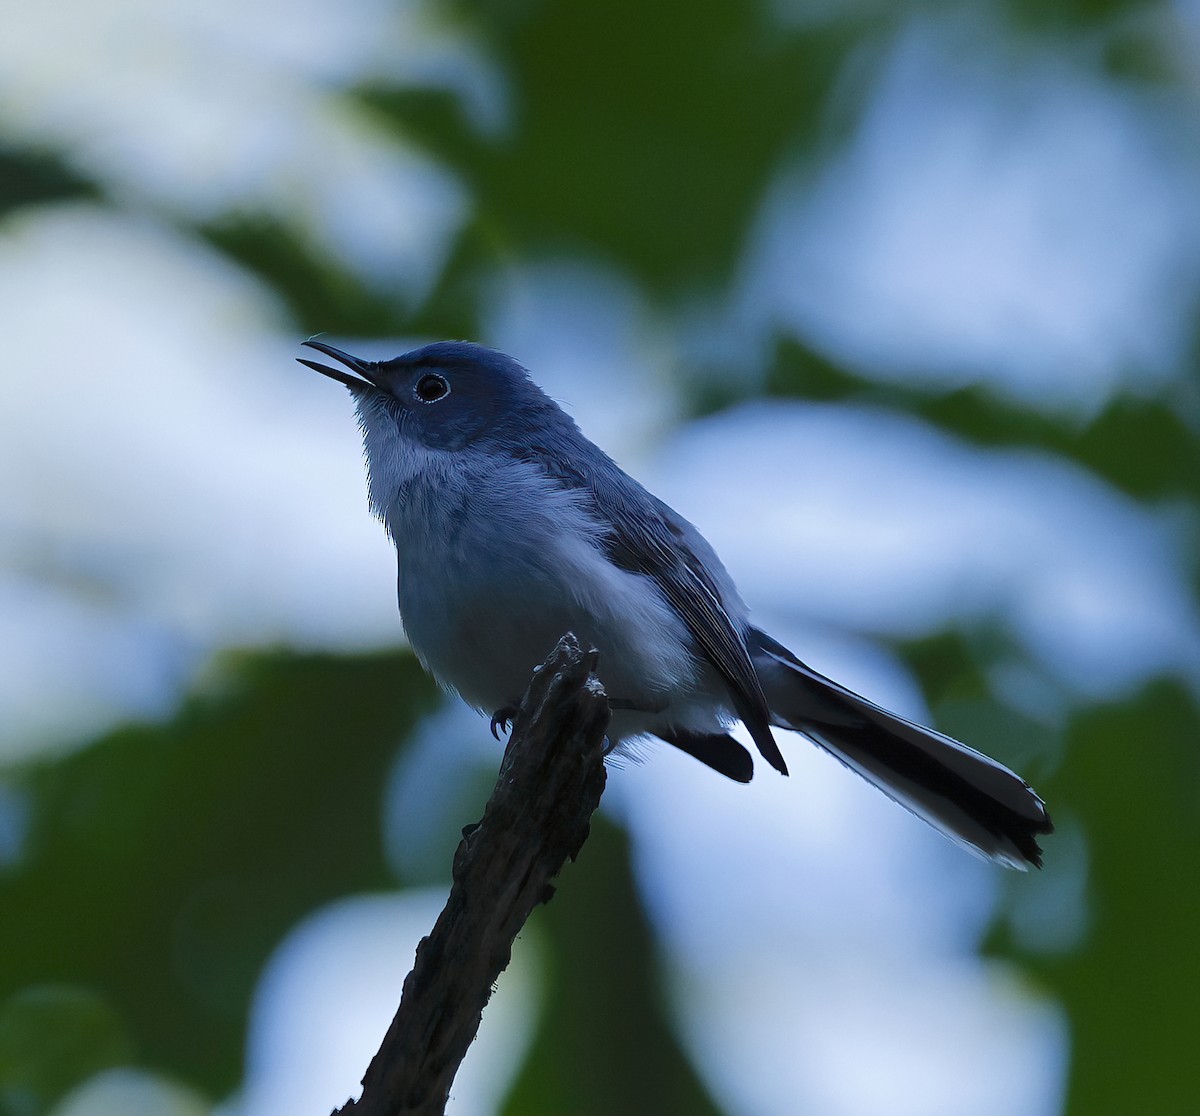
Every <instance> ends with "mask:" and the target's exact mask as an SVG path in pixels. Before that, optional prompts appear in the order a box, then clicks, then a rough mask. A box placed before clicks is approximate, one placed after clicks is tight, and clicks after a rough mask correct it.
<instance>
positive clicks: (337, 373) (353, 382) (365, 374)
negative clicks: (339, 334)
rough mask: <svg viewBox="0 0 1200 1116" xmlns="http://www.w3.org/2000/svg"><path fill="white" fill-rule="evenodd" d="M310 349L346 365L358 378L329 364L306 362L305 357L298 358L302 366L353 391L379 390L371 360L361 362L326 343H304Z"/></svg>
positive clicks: (313, 361) (373, 364)
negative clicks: (369, 388)
mask: <svg viewBox="0 0 1200 1116" xmlns="http://www.w3.org/2000/svg"><path fill="white" fill-rule="evenodd" d="M303 344H304V345H306V346H307V347H308V348H310V349H316V350H317V352H319V353H324V354H325V355H326V356H328V357H333V359H334V360H336V361H338V362H339V363H340V364H344V365H345V366H346V367H347V368H349V369H350V371H351V372H357V373H358V375H357V376H351V375H350V374H349V373H348V372H343V371H342V370H341V369H340V368H330V367H329V365H328V364H319V363H318V362H317V361H315V360H305V359H304V358H303V357H297V358H296V360H298V361H299V362H300V363H301V364H304V365H307V366H308V367H309V368H312V369H314V370H315V371H317V372H320V373H321V375H322V376H328V377H329V378H330V379H331V380H337V381H338V382H339V383H342V384H345V385H346V387H348V388H349V389H350V390H351V391H355V392H358V391H362V390H363V388H366V387H372V388H378V386H379V385H378V384H377V383H376V381H375V367H376V366H375V363H374V362H373V361H369V360H360V359H359V358H358V357H356V356H351V355H350V354H349V353H344V352H342V350H341V349H335V348H334V347H333V346H332V345H326V344H325V342H324V341H305V342H303Z"/></svg>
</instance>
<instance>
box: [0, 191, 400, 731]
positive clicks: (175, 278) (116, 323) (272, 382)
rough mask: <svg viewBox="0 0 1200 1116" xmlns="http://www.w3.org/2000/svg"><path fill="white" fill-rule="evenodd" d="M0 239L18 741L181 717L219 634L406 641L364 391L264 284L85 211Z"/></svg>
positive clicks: (36, 214) (6, 647) (10, 657)
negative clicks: (318, 360)
mask: <svg viewBox="0 0 1200 1116" xmlns="http://www.w3.org/2000/svg"><path fill="white" fill-rule="evenodd" d="M0 249H2V250H0V302H2V303H3V305H4V306H5V309H6V313H7V315H8V317H9V320H10V321H11V322H13V323H15V326H16V328H14V329H13V330H12V331H11V332H10V333H9V335H8V337H7V339H6V343H7V346H8V352H7V364H6V368H7V371H6V372H5V374H4V380H5V384H4V391H5V406H4V408H3V409H2V410H0V476H3V477H5V478H6V480H7V483H6V486H5V493H4V500H3V501H2V502H0V596H4V597H5V598H6V599H7V600H8V602H9V605H8V607H6V608H5V609H4V611H3V621H2V623H3V626H4V636H5V638H4V639H3V640H2V641H0V664H2V665H3V669H0V709H3V710H4V721H3V727H4V729H5V730H6V733H5V736H4V737H3V739H5V740H7V741H15V740H17V739H18V738H24V743H22V744H21V745H20V746H21V747H22V748H25V747H30V746H35V744H36V743H38V742H40V743H46V742H47V741H51V740H55V739H57V740H58V741H59V742H61V739H62V737H63V736H64V735H66V736H70V735H71V734H72V733H74V732H78V733H79V734H80V736H81V737H84V736H86V735H90V734H91V733H94V732H97V731H100V730H102V729H104V728H106V727H108V726H109V725H110V724H112V723H116V722H118V721H120V720H122V719H124V718H125V717H126V716H130V715H132V716H146V715H155V714H157V713H161V712H166V711H167V710H168V709H169V708H171V706H172V704H173V702H174V700H175V699H176V698H177V697H178V693H179V690H180V689H181V687H182V686H184V685H185V684H186V682H187V680H188V679H189V678H190V676H191V673H192V671H193V670H194V669H195V667H196V665H197V664H198V663H201V662H203V661H205V660H206V659H207V658H208V656H209V655H210V654H211V653H212V652H213V651H215V650H217V649H219V648H221V647H227V646H236V645H250V646H255V645H264V644H270V643H272V642H277V641H282V642H285V643H288V644H293V645H299V646H308V647H330V648H338V647H342V648H346V649H354V648H358V649H361V648H364V647H371V646H381V645H387V644H392V643H396V642H399V641H400V640H401V638H402V636H401V629H400V623H399V619H398V617H397V614H396V609H395V565H394V563H395V559H394V556H393V554H392V551H391V547H390V545H389V544H388V542H387V539H386V537H385V536H384V534H383V531H382V529H381V528H380V527H379V525H378V524H376V523H375V522H374V521H373V520H372V519H371V517H370V515H369V514H368V512H367V508H366V486H365V474H364V469H363V464H362V447H361V441H360V439H359V435H358V431H357V429H356V428H355V424H354V418H353V409H352V406H351V402H350V398H349V393H348V392H346V391H345V390H344V389H342V388H340V387H338V386H337V385H335V384H333V383H332V382H330V381H328V380H326V379H324V378H323V377H320V376H317V375H316V374H315V373H313V372H311V371H309V370H308V369H305V368H303V367H301V366H300V365H297V364H296V363H295V362H294V360H293V357H294V356H295V355H297V354H298V353H300V352H302V351H303V350H301V349H300V348H299V347H298V345H297V344H296V343H295V342H294V341H293V340H292V339H290V338H287V337H283V336H280V335H279V334H278V333H276V332H275V330H276V328H277V327H278V323H279V321H280V318H281V315H280V313H279V310H278V307H277V306H276V304H275V303H274V301H273V299H272V298H271V297H270V296H269V295H268V294H267V293H266V292H265V291H264V289H263V288H261V287H259V286H258V285H257V284H256V283H255V282H253V281H252V280H250V279H248V278H247V277H246V276H245V275H243V274H241V273H240V272H238V271H237V270H236V269H235V268H233V267H231V266H230V265H229V264H228V263H226V262H225V261H223V260H221V259H220V258H219V257H218V256H216V255H215V254H214V253H211V252H207V251H205V250H204V249H202V248H198V247H197V246H196V245H195V244H194V243H191V242H188V241H186V240H184V239H182V238H180V237H178V236H176V235H175V234H173V233H171V232H169V231H166V230H164V229H162V228H160V227H158V226H155V225H153V224H151V223H147V222H139V221H133V220H129V219H127V218H125V217H122V216H121V215H118V214H113V213H112V212H109V211H102V210H99V209H93V208H90V207H86V206H79V207H75V206H71V207H55V208H50V209H46V210H41V211H28V210H27V211H24V212H23V213H22V215H21V216H19V217H18V218H16V219H13V220H10V221H9V222H8V223H6V224H5V225H2V226H0ZM67 261H69V262H67ZM167 293H169V296H170V297H164V294H167ZM15 746H16V745H15V744H9V745H6V747H15Z"/></svg>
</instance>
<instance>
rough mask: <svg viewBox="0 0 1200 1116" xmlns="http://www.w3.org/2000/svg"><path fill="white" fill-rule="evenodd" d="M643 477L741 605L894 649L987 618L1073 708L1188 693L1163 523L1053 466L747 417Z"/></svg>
mask: <svg viewBox="0 0 1200 1116" xmlns="http://www.w3.org/2000/svg"><path fill="white" fill-rule="evenodd" d="M653 480H654V484H653V487H654V488H655V490H656V491H657V494H658V495H659V496H661V497H663V498H664V499H666V500H667V502H668V503H670V504H671V505H672V506H674V507H675V508H676V509H678V510H679V511H680V512H682V513H683V514H684V515H685V516H688V517H689V518H691V519H692V520H693V521H695V522H696V523H697V526H699V527H700V529H701V530H702V531H703V532H704V533H705V534H706V535H707V536H708V538H709V541H710V542H712V543H713V545H714V546H715V547H716V548H717V552H718V553H719V554H720V555H721V557H722V560H723V561H724V562H725V563H726V565H727V566H728V567H729V569H730V571H731V573H732V574H733V575H734V577H735V579H737V581H738V582H739V584H740V586H741V589H742V592H743V595H744V596H745V597H746V599H747V602H748V603H749V604H750V606H751V608H754V607H755V606H756V605H757V606H758V607H767V608H769V609H771V610H772V611H773V612H776V613H783V614H785V615H793V616H796V617H803V618H805V619H806V620H809V621H812V622H817V623H827V624H831V625H834V626H844V627H848V628H850V629H852V630H858V631H861V632H864V633H871V634H883V635H889V636H902V637H907V636H920V635H924V634H928V633H930V632H933V631H936V630H938V629H939V628H941V627H943V626H946V625H952V624H956V623H963V622H967V623H969V622H972V621H978V620H983V619H986V620H991V621H995V622H999V623H1001V624H1004V625H1006V626H1007V627H1008V628H1009V630H1010V631H1011V632H1012V634H1013V635H1014V637H1015V638H1016V640H1017V641H1018V643H1019V644H1020V645H1022V646H1023V647H1024V648H1025V649H1026V651H1027V653H1028V654H1029V655H1030V656H1031V658H1032V659H1033V661H1034V662H1036V663H1037V664H1039V665H1040V666H1041V667H1044V668H1048V669H1049V670H1050V671H1051V672H1052V673H1053V674H1054V675H1055V676H1056V677H1057V678H1059V679H1060V680H1061V681H1063V682H1064V683H1066V684H1067V685H1069V686H1071V687H1073V688H1074V689H1075V690H1076V691H1077V692H1078V693H1080V694H1083V695H1086V696H1088V697H1101V696H1105V697H1110V698H1111V697H1113V696H1115V695H1116V694H1117V693H1119V692H1121V691H1123V690H1126V689H1128V688H1130V687H1133V686H1136V685H1137V684H1139V683H1141V682H1143V681H1145V680H1146V679H1148V678H1151V677H1154V676H1156V675H1159V674H1175V675H1178V676H1182V677H1184V678H1186V679H1188V680H1189V681H1190V682H1191V683H1192V684H1193V685H1197V684H1200V617H1198V616H1197V610H1196V606H1195V603H1194V602H1193V600H1192V598H1191V591H1190V587H1189V583H1188V578H1187V572H1186V569H1187V567H1186V563H1185V561H1184V559H1183V556H1182V554H1181V553H1180V550H1181V546H1182V540H1181V539H1179V538H1178V537H1177V534H1178V532H1177V531H1176V529H1175V527H1174V525H1173V522H1172V517H1171V516H1170V515H1169V514H1168V513H1167V512H1166V511H1163V512H1161V513H1159V512H1156V511H1155V510H1154V509H1152V508H1147V507H1145V506H1143V505H1140V504H1138V503H1137V502H1135V501H1134V500H1132V499H1130V498H1128V497H1126V496H1123V495H1122V494H1120V493H1118V492H1117V491H1115V490H1114V489H1112V488H1110V487H1109V486H1107V485H1106V484H1104V483H1103V482H1102V481H1100V480H1098V479H1097V478H1095V477H1093V476H1091V475H1090V474H1088V473H1087V472H1086V471H1084V470H1083V469H1080V468H1079V467H1077V466H1075V465H1073V464H1070V463H1068V462H1065V461H1062V460H1060V459H1057V458H1053V457H1050V456H1045V455H1039V454H1034V453H1032V452H1023V451H1014V450H981V449H976V448H973V447H971V446H968V445H966V444H964V443H961V442H959V441H956V440H955V439H953V438H951V437H949V436H947V435H945V434H941V433H939V432H937V431H936V430H934V429H932V428H931V427H928V426H926V425H925V424H923V423H921V422H920V421H918V420H915V419H912V418H907V417H903V416H899V415H896V414H893V413H890V412H885V411H876V410H871V409H867V408H853V407H844V406H833V405H808V404H800V403H788V404H765V403H760V404H752V405H748V406H745V407H741V408H738V409H736V410H733V411H730V412H726V413H724V414H721V415H719V416H716V417H714V418H711V419H708V420H705V421H703V422H700V423H695V424H693V425H691V426H689V427H688V428H687V429H685V430H683V431H681V432H680V433H679V434H678V435H677V436H676V437H675V438H674V439H673V440H672V441H671V442H670V443H668V444H667V446H666V447H665V448H664V451H663V453H662V455H661V457H660V459H659V461H658V462H657V465H656V468H655V469H654V477H653ZM801 657H802V658H803V657H804V656H803V655H801ZM813 665H814V666H816V667H817V669H821V667H820V664H819V663H814V664H813Z"/></svg>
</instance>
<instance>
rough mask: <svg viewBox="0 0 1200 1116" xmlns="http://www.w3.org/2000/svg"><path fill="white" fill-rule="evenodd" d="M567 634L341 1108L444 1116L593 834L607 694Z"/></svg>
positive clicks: (353, 1115)
mask: <svg viewBox="0 0 1200 1116" xmlns="http://www.w3.org/2000/svg"><path fill="white" fill-rule="evenodd" d="M596 657H597V656H596V652H595V651H594V650H593V651H587V652H585V651H584V650H583V649H582V648H581V647H580V645H579V642H578V640H576V638H575V637H574V636H573V635H571V634H570V633H568V634H567V635H565V636H564V637H563V638H562V639H561V640H560V641H559V643H558V646H557V647H556V648H555V650H554V653H553V654H552V655H551V656H550V658H549V659H547V661H546V662H545V663H544V664H543V665H542V666H541V667H540V668H538V670H537V672H536V673H535V674H534V677H533V681H532V682H531V684H530V686H529V690H528V692H527V693H526V694H525V698H524V700H523V701H522V703H521V708H520V710H519V711H518V713H517V717H516V721H515V723H514V725H513V731H512V737H511V739H510V740H509V744H508V747H507V749H506V750H505V753H504V759H503V761H502V762H501V764H500V776H499V779H498V780H497V783H496V787H495V789H494V790H493V791H492V796H491V798H490V799H489V801H488V804H487V807H486V808H485V810H484V814H483V819H482V820H481V821H480V823H479V824H478V825H477V826H475V827H474V828H473V829H470V830H467V831H464V836H463V841H462V843H461V844H460V845H459V847H458V851H457V852H456V853H455V856H454V882H453V885H452V887H451V889H450V898H449V899H448V900H447V901H446V906H445V908H444V909H443V911H442V913H441V915H440V916H439V917H438V920H437V923H436V924H435V926H434V928H433V931H432V933H431V934H430V935H429V936H428V937H427V938H423V939H422V940H421V944H420V945H419V946H418V947H417V957H416V963H415V965H414V967H413V970H412V972H411V973H409V974H408V977H407V978H406V979H405V981H404V990H403V993H402V996H401V1000H400V1008H399V1010H398V1011H397V1012H396V1017H395V1018H394V1019H393V1020H392V1025H391V1026H390V1027H389V1028H388V1032H387V1035H386V1036H385V1037H384V1040H383V1045H382V1046H381V1047H380V1048H379V1053H378V1054H376V1055H375V1057H374V1058H373V1059H372V1061H371V1064H370V1066H369V1067H368V1069H367V1072H366V1075H365V1076H364V1077H363V1094H362V1097H361V1098H360V1099H359V1100H357V1101H348V1102H347V1103H346V1104H345V1105H344V1106H343V1107H342V1108H340V1109H338V1110H337V1112H336V1113H335V1114H334V1116H441V1114H442V1113H443V1112H444V1110H445V1106H446V1099H447V1097H448V1096H449V1093H450V1086H451V1083H452V1082H453V1081H454V1075H455V1073H456V1072H457V1071H458V1067H459V1064H460V1063H461V1062H462V1060H463V1057H464V1056H465V1055H466V1052H467V1047H468V1046H470V1044H471V1042H472V1041H473V1040H474V1038H475V1034H476V1032H477V1031H478V1030H479V1023H480V1018H481V1016H482V1013H483V1008H484V1005H485V1004H486V1003H487V1001H488V998H489V997H490V996H491V992H492V986H493V984H494V983H495V981H496V979H497V978H498V977H499V975H500V973H501V972H502V971H503V970H504V968H505V967H506V966H507V965H508V962H509V959H510V957H511V956H512V943H513V940H514V939H515V938H516V936H517V934H518V933H519V932H520V930H521V927H522V926H523V925H524V924H525V920H526V919H527V918H528V917H529V915H530V913H531V912H532V911H533V908H534V907H536V906H537V905H538V904H539V903H544V902H546V901H547V900H549V898H550V897H551V896H552V895H553V894H554V888H553V885H552V884H551V883H550V881H551V880H552V879H553V878H554V877H555V876H556V875H557V874H558V872H559V871H560V870H561V868H562V867H563V865H564V864H565V863H566V861H567V859H568V858H569V859H571V860H574V859H575V857H576V856H577V855H578V854H579V850H580V848H581V847H582V845H583V842H584V841H585V840H586V839H587V835H588V829H589V826H590V819H591V816H592V813H593V811H594V810H595V809H596V807H597V806H598V805H599V804H600V795H601V794H602V793H603V791H604V733H605V730H606V729H607V727H608V716H609V710H608V699H607V697H606V696H605V694H604V691H603V689H601V687H600V684H599V682H598V681H597V679H596V677H595V675H594V674H593V671H594V669H595V666H596Z"/></svg>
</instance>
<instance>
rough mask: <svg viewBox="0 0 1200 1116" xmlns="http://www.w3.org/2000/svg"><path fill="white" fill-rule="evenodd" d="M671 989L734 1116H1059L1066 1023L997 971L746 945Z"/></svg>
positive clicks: (696, 1049)
mask: <svg viewBox="0 0 1200 1116" xmlns="http://www.w3.org/2000/svg"><path fill="white" fill-rule="evenodd" d="M677 960H678V959H677ZM671 991H672V996H673V999H674V1001H675V1004H676V1008H677V1018H678V1019H679V1020H680V1024H681V1031H682V1033H683V1035H684V1037H685V1040H686V1042H687V1045H688V1046H689V1047H690V1048H691V1050H692V1053H693V1062H694V1064H695V1065H697V1066H700V1067H703V1071H704V1074H705V1078H706V1080H707V1081H708V1082H709V1085H710V1086H711V1087H712V1088H713V1089H714V1092H715V1094H716V1096H717V1099H718V1101H720V1102H723V1104H724V1105H725V1106H726V1108H727V1109H728V1110H729V1111H734V1112H737V1113H739V1114H740V1116H794V1114H795V1113H797V1112H820V1113H822V1116H961V1114H962V1113H966V1112H969V1113H971V1114H972V1116H1009V1114H1010V1113H1013V1112H1021V1113H1025V1114H1028V1116H1053V1114H1054V1113H1057V1112H1059V1111H1061V1106H1062V1101H1063V1096H1064V1091H1065V1065H1066V1047H1067V1025H1066V1020H1065V1019H1064V1018H1063V1016H1062V1013H1061V1012H1060V1011H1058V1010H1056V1009H1055V1008H1054V1007H1053V1006H1051V1005H1050V1004H1049V1003H1047V1002H1046V1001H1045V1000H1042V999H1037V998H1034V997H1033V996H1032V995H1031V994H1030V993H1029V990H1028V989H1027V988H1025V987H1023V986H1022V984H1021V983H1020V981H1019V979H1018V978H1017V977H1016V976H1015V974H1014V973H1013V972H1012V971H1011V970H1009V969H1007V968H1004V967H1002V966H999V965H995V964H987V963H984V962H981V961H978V960H975V959H961V960H958V961H953V962H943V963H942V964H940V965H936V966H935V965H928V964H907V965H905V964H903V963H898V960H897V958H896V957H895V956H888V957H886V958H884V959H880V958H878V957H872V956H871V955H870V954H865V953H863V952H861V951H846V952H840V951H839V952H837V953H835V954H834V955H832V956H830V955H818V956H814V955H812V954H809V955H808V956H804V955H802V953H801V951H799V950H796V951H793V952H791V953H790V954H787V955H780V954H777V953H768V954H765V955H764V954H762V953H759V952H757V951H756V950H755V949H754V948H753V946H748V947H747V948H746V949H745V950H744V951H743V952H742V953H740V954H739V955H738V956H737V957H736V958H730V959H728V961H727V963H726V964H724V965H721V966H714V967H709V968H704V969H699V968H693V967H689V966H688V965H687V963H686V961H684V963H683V964H681V965H679V966H678V967H677V968H676V970H675V972H674V974H673V980H672V988H671Z"/></svg>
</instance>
